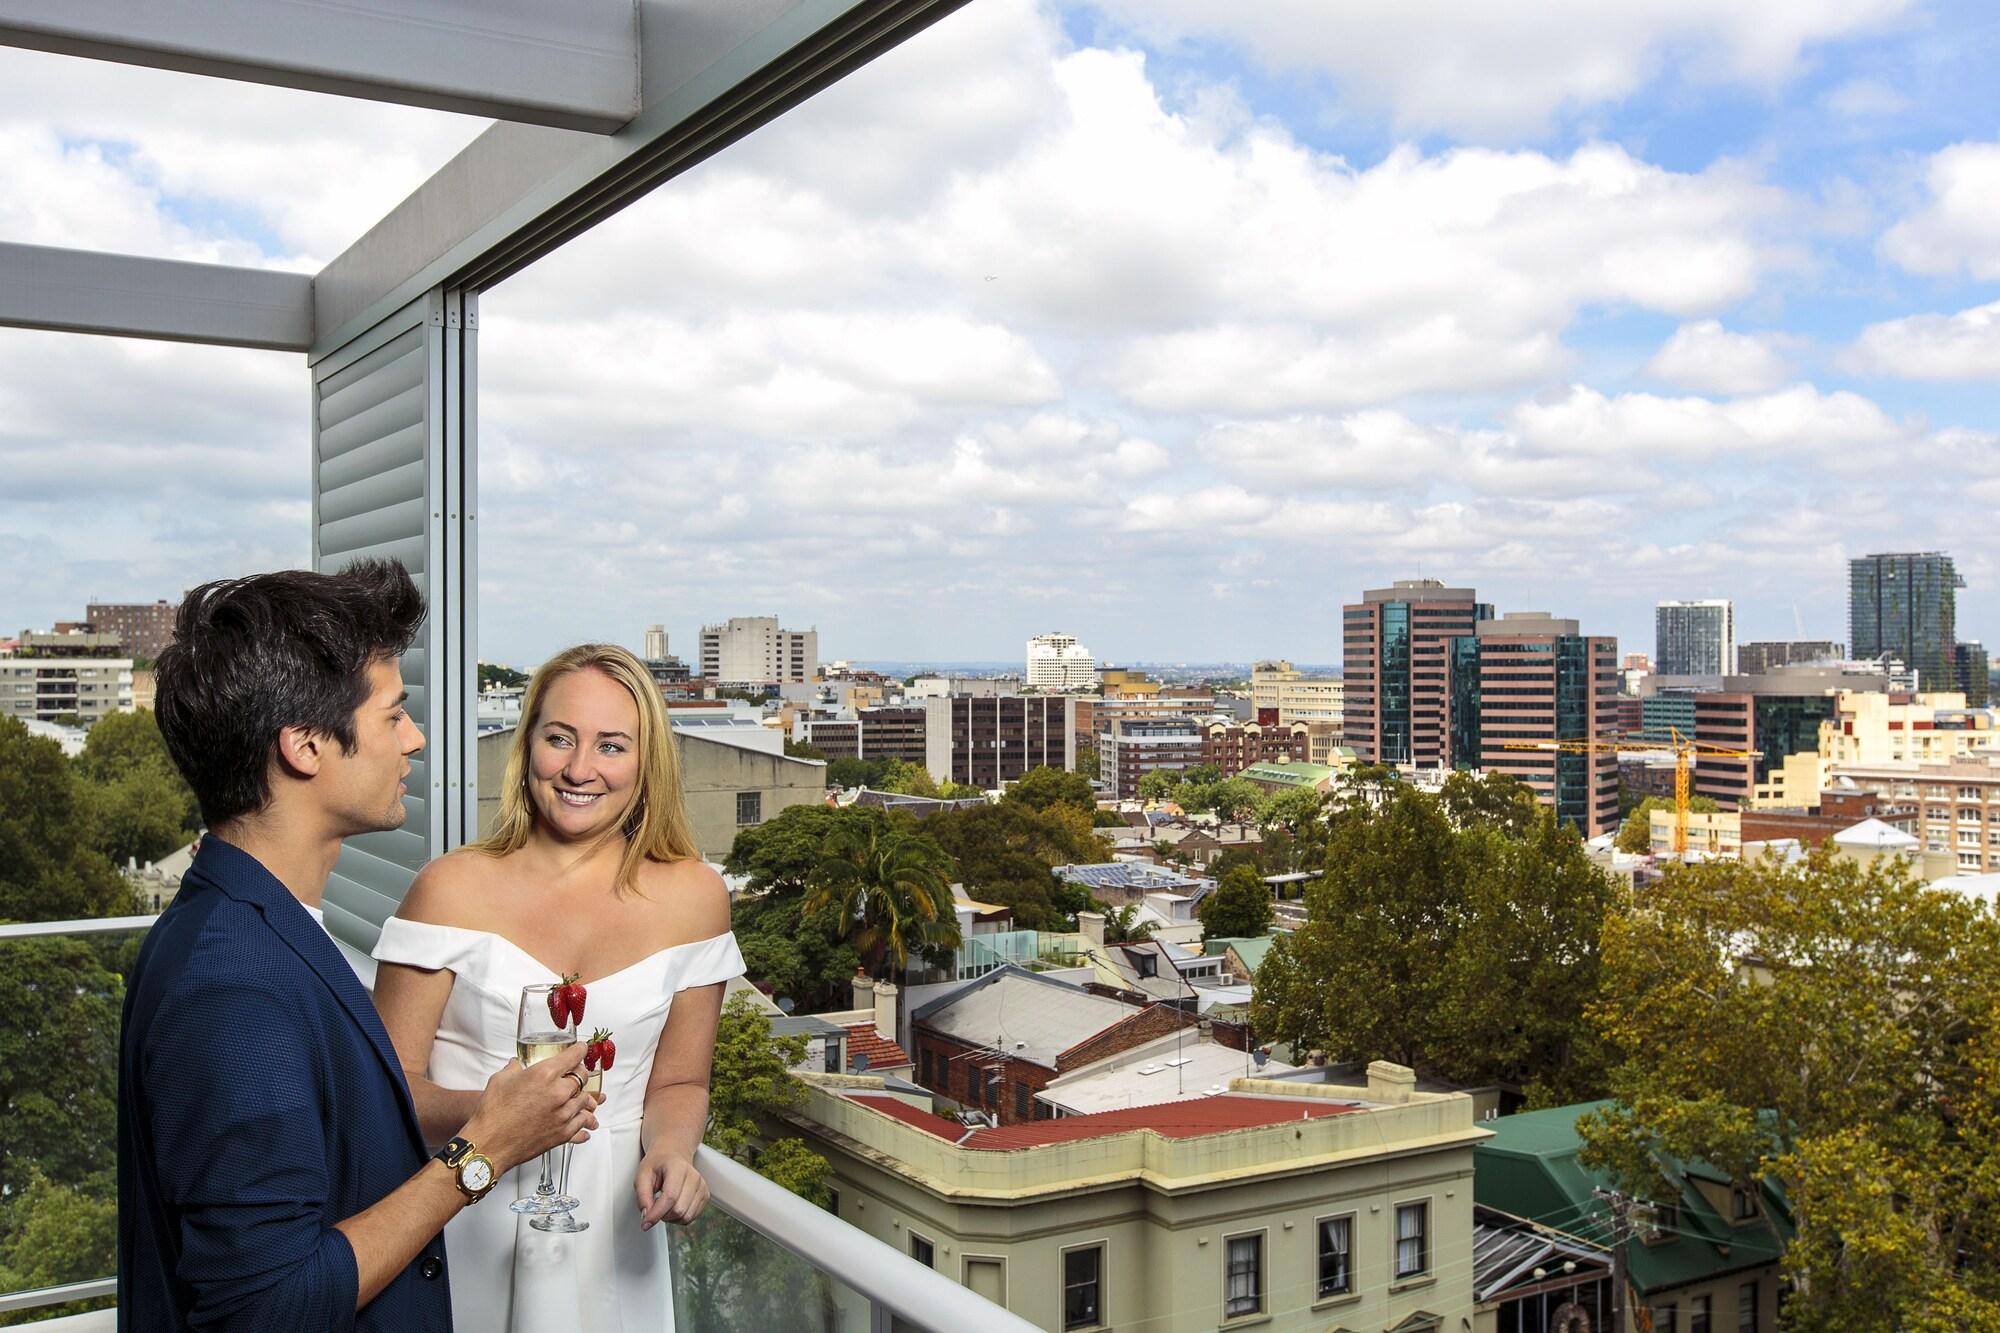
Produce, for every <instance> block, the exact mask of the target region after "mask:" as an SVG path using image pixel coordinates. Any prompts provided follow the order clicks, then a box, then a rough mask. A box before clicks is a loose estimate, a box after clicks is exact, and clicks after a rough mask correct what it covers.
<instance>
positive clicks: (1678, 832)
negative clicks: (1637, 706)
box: [1502, 727, 1764, 856]
mask: <svg viewBox="0 0 2000 1333" xmlns="http://www.w3.org/2000/svg"><path fill="white" fill-rule="evenodd" d="M1502 748H1503V749H1508V750H1557V751H1560V752H1562V753H1564V754H1605V753H1614V754H1615V753H1618V752H1619V751H1624V752H1626V753H1631V752H1633V751H1652V752H1655V753H1657V752H1661V751H1668V752H1671V753H1672V754H1673V756H1674V855H1675V856H1679V855H1681V854H1683V853H1684V852H1686V851H1687V849H1688V779H1689V769H1690V767H1691V766H1692V765H1693V763H1694V761H1695V760H1696V759H1699V758H1704V757H1705V758H1710V759H1761V758H1763V757H1764V752H1763V751H1762V750H1739V749H1736V748H1735V747H1734V746H1729V745H1716V744H1713V743H1712V742H1709V741H1698V740H1696V739H1695V738H1694V737H1692V736H1683V735H1682V734H1681V731H1680V728H1679V727H1668V728H1667V739H1666V740H1657V739H1654V738H1651V737H1643V736H1622V737H1621V736H1611V737H1609V738H1607V739H1605V740H1597V741H1508V742H1506V743H1505V745H1504V746H1503V747H1502Z"/></svg>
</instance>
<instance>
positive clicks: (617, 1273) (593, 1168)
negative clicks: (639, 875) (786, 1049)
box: [375, 917, 743, 1333]
mask: <svg viewBox="0 0 2000 1333" xmlns="http://www.w3.org/2000/svg"><path fill="white" fill-rule="evenodd" d="M375 957H376V959H377V960H378V961H381V962H384V963H404V964H408V965H409V966H411V967H420V968H424V969H427V970H437V969H443V970H445V971H449V972H450V973H452V975H453V978H454V980H453V983H452V988H451V998H450V999H449V1000H447V1001H446V1002H445V1007H444V1015H443V1017H442V1018H441V1019H440V1020H439V1022H438V1034H437V1040H436V1042H435V1043H434V1044H433V1045H432V1046H431V1062H430V1070H429V1073H430V1078H431V1081H432V1082H433V1083H436V1084H437V1085H438V1086H439V1087H443V1088H470V1089H475V1090H476V1089H481V1088H484V1087H485V1086H486V1080H487V1079H489V1078H491V1077H492V1076H493V1074H494V1073H495V1071H497V1070H498V1069H499V1068H500V1067H501V1066H502V1065H504V1064H506V1063H507V1061H508V1060H510V1059H512V1058H513V1057H514V1035H515V1022H516V1015H517V1011H518V1007H519V1004H520V999H521V988H522V987H523V986H527V985H531V984H534V983H536V982H547V981H555V980H558V979H559V978H557V977H556V976H554V975H553V974H552V973H551V972H550V971H549V969H548V968H546V967H544V966H542V964H541V963H539V962H537V961H536V960H535V959H534V958H533V957H532V956H531V955H529V954H528V953H527V952H525V951H524V950H522V949H521V948H520V947H519V946H518V945H516V944H514V943H512V942H511V941H509V940H507V939H504V938H503V937H501V936H499V935H495V934H493V933H491V932H490V931H484V930H467V929H463V928H461V927H457V926H437V925H431V924H428V923H426V922H421V921H406V920H404V919H403V918H401V917H391V918H390V919H389V921H388V922H387V923H385V924H384V925H383V927H382V937H381V939H380V940H379V941H378V942H377V943H376V945H375ZM742 971H743V955H742V954H741V953H739V952H738V951H737V948H736V937H735V935H733V934H722V935H717V936H715V937H714V938H712V939H706V940H696V941H694V942H692V943H689V944H680V945H675V946H674V947H672V948H669V949H662V950H660V952H658V953H656V954H654V955H653V956H652V957H650V958H647V959H644V960H643V961H641V962H637V963H634V964H632V965H631V966H630V967H627V968H623V969H621V970H619V971H617V972H614V973H612V974H611V975H610V976H606V977H599V978H598V979H597V980H595V981H588V980H587V981H586V985H587V987H588V990H589V998H588V1000H587V1002H586V1007H585V1010H584V1027H585V1028H586V1029H588V1028H596V1027H604V1028H609V1029H610V1030H611V1032H612V1034H613V1038H614V1040H615V1041H616V1042H617V1045H618V1055H617V1062H616V1063H615V1064H614V1065H613V1066H612V1069H611V1072H610V1073H609V1074H608V1075H606V1076H605V1079H604V1093H605V1103H604V1105H603V1106H602V1107H600V1108H599V1109H598V1112H597V1120H598V1129H597V1132H596V1133H594V1134H592V1135H591V1137H590V1141H589V1142H587V1143H584V1144H582V1145H580V1146H578V1147H577V1148H576V1150H575V1156H574V1157H573V1158H572V1159H571V1161H570V1171H569V1192H570V1193H571V1194H573V1195H575V1196H576V1197H577V1198H578V1199H579V1200H581V1201H582V1207H581V1208H579V1209H578V1210H577V1214H576V1215H577V1218H578V1219H579V1220H580V1221H585V1222H588V1223H590V1230H588V1231H585V1232H582V1233H581V1234H578V1235H567V1236H566V1235H560V1234H554V1233H550V1232H543V1231H536V1230H534V1229H533V1228H532V1227H530V1226H529V1225H528V1219H527V1218H525V1217H521V1216H519V1215H517V1214H515V1213H513V1212H510V1211H509V1210H508V1208H507V1203H508V1201H509V1200H512V1199H515V1198H518V1197H520V1196H523V1195H529V1194H533V1193H534V1192H535V1184H536V1182H537V1181H538V1180H539V1179H540V1178H541V1166H540V1160H539V1159H537V1160H536V1161H534V1162H529V1163H526V1164H524V1165H522V1166H519V1167H516V1168H515V1169H514V1170H513V1171H510V1172H508V1173H507V1175H505V1176H503V1177H502V1178H501V1180H500V1182H499V1183H498V1184H497V1185H495V1186H494V1188H493V1192H492V1193H491V1194H490V1195H488V1196H487V1197H486V1199H485V1200H483V1201H482V1202H480V1203H478V1204H475V1205H474V1206H472V1207H470V1208H465V1209H462V1210H460V1212H459V1214H458V1216H457V1217H456V1218H454V1219H453V1220H452V1221H451V1223H450V1224H449V1225H448V1226H446V1227H445V1262H446V1271H447V1275H448V1276H449V1278H450V1281H451V1309H452V1322H453V1324H454V1325H455V1326H456V1327H458V1328H460V1329H463V1330H467V1331H468V1333H471V1331H474V1330H476V1331H477V1333H487V1330H495V1331H496V1333H498V1331H499V1330H514V1331H515V1333H576V1331H581V1333H667V1331H668V1330H671V1329H672V1328H673V1327H674V1301H673V1276H672V1271H671V1269H670V1268H669V1266H668V1265H669V1260H668V1256H667V1233H668V1230H669V1228H667V1227H665V1226H656V1227H654V1228H653V1229H652V1230H650V1231H641V1230H640V1229H639V1206H638V1200H637V1197H636V1196H635V1194H634V1193H633V1179H634V1177H635V1176H636V1175H637V1174H638V1170H639V1157H640V1142H639V1134H640V1120H641V1117H642V1114H643V1112H644V1110H645V1095H644V1094H645V1088H646V1080H647V1077H648V1075H649V1074H650V1073H651V1072H652V1066H653V1052H654V1050H655V1049H656V1048H657V1047H658V1045H659V1041H660V1032H661V1030H662V1029H663V1028H664V1027H665V1026H666V1022H667V1012H668V1010H669V1008H670V1007H671V1006H672V1005H673V1002H674V995H675V994H676V993H677V992H679V991H683V990H686V989H688V988H689V987H692V986H707V985H712V984H714V983H716V982H722V981H727V980H729V979H730V978H731V977H734V976H738V975H740V974H741V973H742ZM433 1146H436V1145H433Z"/></svg>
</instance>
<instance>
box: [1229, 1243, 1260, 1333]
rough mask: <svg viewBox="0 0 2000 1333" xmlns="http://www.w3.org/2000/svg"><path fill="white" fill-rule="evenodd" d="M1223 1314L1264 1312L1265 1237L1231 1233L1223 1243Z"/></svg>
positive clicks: (1232, 1317) (1230, 1316) (1231, 1317)
mask: <svg viewBox="0 0 2000 1333" xmlns="http://www.w3.org/2000/svg"><path fill="white" fill-rule="evenodd" d="M1223 1254H1224V1264H1225V1268H1224V1274H1223V1299H1222V1317H1223V1318H1224V1319H1235V1318H1238V1317H1239V1316H1242V1315H1251V1314H1259V1313H1262V1311H1263V1309H1264V1237H1263V1234H1262V1233H1261V1232H1260V1233H1258V1234H1256V1235H1251V1236H1231V1237H1230V1238H1229V1239H1228V1241H1227V1242H1225V1244H1224V1245H1223Z"/></svg>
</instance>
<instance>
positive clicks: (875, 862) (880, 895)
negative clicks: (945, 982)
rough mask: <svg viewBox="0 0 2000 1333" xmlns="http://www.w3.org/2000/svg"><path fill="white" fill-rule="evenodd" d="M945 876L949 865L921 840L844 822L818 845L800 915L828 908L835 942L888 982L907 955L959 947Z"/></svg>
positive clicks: (917, 836)
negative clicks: (841, 941)
mask: <svg viewBox="0 0 2000 1333" xmlns="http://www.w3.org/2000/svg"><path fill="white" fill-rule="evenodd" d="M951 871H952V862H951V858H950V857H948V856H946V855H945V853H944V851H943V850H942V849H941V848H939V846H938V845H937V843H935V842H933V841H932V840H931V839H930V838H928V837H926V836H925V835H924V834H922V833H919V832H916V831H914V830H906V829H901V828H897V827H894V826H892V825H889V824H887V823H873V822H867V823H864V822H861V821H850V822H847V823H844V824H841V825H839V826H838V827H836V828H835V829H834V831H833V832H832V833H831V834H829V835H828V836H827V839H826V841H825V842H824V843H822V844H821V845H820V859H819V864H818V865H817V866H815V867H814V869H813V873H812V875H811V877H810V878H809V879H808V880H807V889H806V900H805V908H806V910H807V911H808V912H811V911H816V910H819V909H822V908H826V907H832V908H833V909H834V913H835V917H834V919H835V920H836V921H837V922H838V923H839V924H840V926H841V933H842V935H843V936H844V937H845V938H846V939H847V941H848V942H849V943H851V944H853V945H854V947H855V948H856V949H857V950H858V951H859V952H860V953H861V955H862V957H863V958H865V959H867V960H868V962H869V963H870V964H871V965H872V968H873V970H874V971H876V972H877V973H879V974H883V975H888V974H889V971H890V967H891V965H893V967H894V969H895V970H896V971H901V970H902V968H903V967H904V965H905V964H906V963H907V962H908V960H909V956H910V955H911V954H913V953H921V954H926V955H931V956H934V957H935V956H937V955H940V954H945V953H949V952H950V951H951V950H953V949H956V948H957V947H958V944H959V929H958V910H957V908H956V907H955V906H954V904H953V902H952V896H951Z"/></svg>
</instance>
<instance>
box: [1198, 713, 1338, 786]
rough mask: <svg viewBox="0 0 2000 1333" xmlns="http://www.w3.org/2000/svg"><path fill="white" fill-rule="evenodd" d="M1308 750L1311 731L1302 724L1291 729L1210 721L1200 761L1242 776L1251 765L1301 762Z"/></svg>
mask: <svg viewBox="0 0 2000 1333" xmlns="http://www.w3.org/2000/svg"><path fill="white" fill-rule="evenodd" d="M1311 749H1312V746H1311V739H1310V728H1309V727H1308V726H1307V724H1306V723H1304V722H1294V723H1292V724H1291V725H1290V726H1280V725H1277V724H1276V723H1273V724H1272V725H1270V726H1260V725H1259V724H1258V723H1255V722H1248V723H1243V724H1240V725H1232V724H1230V723H1227V722H1211V723H1209V724H1208V727H1207V728H1206V729H1205V730H1204V731H1203V733H1202V740H1201V762H1202V763H1204V764H1214V765H1215V766H1216V767H1217V768H1219V769H1221V770H1222V771H1223V772H1224V773H1225V774H1231V773H1241V772H1242V771H1243V770H1244V769H1246V768H1248V767H1250V765H1252V764H1286V763H1304V762H1305V761H1306V760H1307V759H1308V758H1309V757H1310V754H1311Z"/></svg>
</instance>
